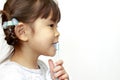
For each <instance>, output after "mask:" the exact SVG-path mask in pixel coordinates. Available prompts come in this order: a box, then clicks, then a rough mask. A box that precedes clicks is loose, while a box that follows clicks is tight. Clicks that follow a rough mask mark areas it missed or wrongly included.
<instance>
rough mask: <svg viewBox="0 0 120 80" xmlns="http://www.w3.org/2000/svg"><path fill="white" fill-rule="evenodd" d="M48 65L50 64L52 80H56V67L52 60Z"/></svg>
mask: <svg viewBox="0 0 120 80" xmlns="http://www.w3.org/2000/svg"><path fill="white" fill-rule="evenodd" d="M48 63H49V67H50V74H51V78H52V80H55V77H54V71H53V69H54V67H55V65H54V63H53V61H52V60H51V59H49V60H48Z"/></svg>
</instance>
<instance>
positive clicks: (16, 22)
mask: <svg viewBox="0 0 120 80" xmlns="http://www.w3.org/2000/svg"><path fill="white" fill-rule="evenodd" d="M18 23H19V21H18V20H17V19H16V18H13V19H12V20H10V21H5V22H4V23H3V29H7V27H8V26H16V25H17V24H18Z"/></svg>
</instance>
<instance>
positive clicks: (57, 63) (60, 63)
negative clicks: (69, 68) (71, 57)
mask: <svg viewBox="0 0 120 80" xmlns="http://www.w3.org/2000/svg"><path fill="white" fill-rule="evenodd" d="M55 64H56V66H58V65H62V64H63V60H59V61H57V62H55Z"/></svg>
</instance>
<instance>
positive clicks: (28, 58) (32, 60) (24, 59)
mask: <svg viewBox="0 0 120 80" xmlns="http://www.w3.org/2000/svg"><path fill="white" fill-rule="evenodd" d="M38 57H39V55H37V54H35V53H31V52H30V51H29V50H18V49H15V51H14V53H13V55H12V57H11V61H14V62H16V63H18V64H20V65H22V66H24V67H27V68H30V69H38V68H39V66H38V63H37V62H38Z"/></svg>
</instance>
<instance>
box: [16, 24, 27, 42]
mask: <svg viewBox="0 0 120 80" xmlns="http://www.w3.org/2000/svg"><path fill="white" fill-rule="evenodd" d="M27 27H28V26H27V25H26V24H24V23H18V25H17V26H15V34H16V36H17V37H18V38H19V39H20V40H22V41H27V40H28V36H27Z"/></svg>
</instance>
